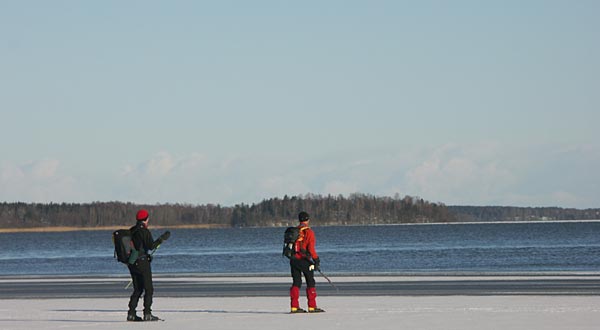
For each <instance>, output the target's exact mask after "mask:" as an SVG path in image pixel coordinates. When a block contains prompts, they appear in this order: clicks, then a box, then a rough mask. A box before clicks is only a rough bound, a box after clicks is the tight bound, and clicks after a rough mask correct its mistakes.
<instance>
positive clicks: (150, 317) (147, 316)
mask: <svg viewBox="0 0 600 330" xmlns="http://www.w3.org/2000/svg"><path fill="white" fill-rule="evenodd" d="M158 320H160V319H159V318H158V317H156V316H154V315H152V313H147V314H146V313H144V321H158Z"/></svg>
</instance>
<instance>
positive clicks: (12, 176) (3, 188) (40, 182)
mask: <svg viewBox="0 0 600 330" xmlns="http://www.w3.org/2000/svg"><path fill="white" fill-rule="evenodd" d="M59 168H60V161H58V160H56V159H42V160H38V161H33V162H29V163H25V164H14V163H9V162H6V163H3V164H2V167H1V168H0V173H1V175H0V200H4V201H28V202H61V201H72V200H73V199H72V198H73V196H78V195H79V194H78V191H79V190H80V189H81V187H78V186H77V184H76V181H75V179H74V178H72V177H71V176H69V175H66V174H62V173H59ZM79 197H80V195H79ZM78 200H79V199H78Z"/></svg>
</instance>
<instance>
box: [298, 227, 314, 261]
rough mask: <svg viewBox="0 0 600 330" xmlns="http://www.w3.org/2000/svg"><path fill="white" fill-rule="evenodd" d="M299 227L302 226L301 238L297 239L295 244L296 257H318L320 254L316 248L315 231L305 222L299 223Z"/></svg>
mask: <svg viewBox="0 0 600 330" xmlns="http://www.w3.org/2000/svg"><path fill="white" fill-rule="evenodd" d="M298 228H300V238H298V240H297V241H296V246H295V250H296V259H302V258H305V259H309V260H310V259H311V258H312V259H317V258H318V257H319V255H318V254H317V250H315V244H316V243H317V239H316V238H315V233H314V232H313V231H312V229H310V227H308V225H306V224H303V223H301V224H300V225H298Z"/></svg>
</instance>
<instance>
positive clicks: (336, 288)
mask: <svg viewBox="0 0 600 330" xmlns="http://www.w3.org/2000/svg"><path fill="white" fill-rule="evenodd" d="M318 271H319V273H321V275H323V277H325V279H326V280H327V282H329V284H331V286H332V287H334V288H335V291H337V292H339V291H340V289H338V287H337V286H335V285H334V284H333V283H331V280H330V279H329V277H327V275H325V274H323V272H322V271H321V270H320V269H318Z"/></svg>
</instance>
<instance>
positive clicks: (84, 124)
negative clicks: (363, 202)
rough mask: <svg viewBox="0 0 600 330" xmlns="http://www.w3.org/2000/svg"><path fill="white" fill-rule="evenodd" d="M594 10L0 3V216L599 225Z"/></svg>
mask: <svg viewBox="0 0 600 330" xmlns="http://www.w3.org/2000/svg"><path fill="white" fill-rule="evenodd" d="M599 15H600V2H598V1H583V0H582V1H410V2H408V1H212V2H203V1H162V2H157V1H2V2H0V77H1V78H0V151H1V152H0V201H7V202H14V201H23V202H91V201H112V200H119V201H131V202H136V203H167V202H169V203H175V202H181V203H192V204H204V203H219V204H222V205H233V204H236V203H241V202H244V203H252V202H259V201H261V200H262V199H264V198H271V197H282V196H283V195H285V194H287V195H297V194H306V193H315V194H335V195H337V194H343V195H346V196H347V195H348V194H351V193H353V192H361V193H369V194H375V195H386V196H393V195H395V194H396V193H397V194H399V195H400V196H404V195H411V196H420V197H422V198H424V199H426V200H430V201H433V202H443V203H446V204H449V205H457V204H459V205H516V206H561V207H578V208H587V207H600V172H599V171H600V133H599V131H598V126H599V124H598V123H599V122H600V34H599V32H598V31H600V19H598V17H599Z"/></svg>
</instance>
